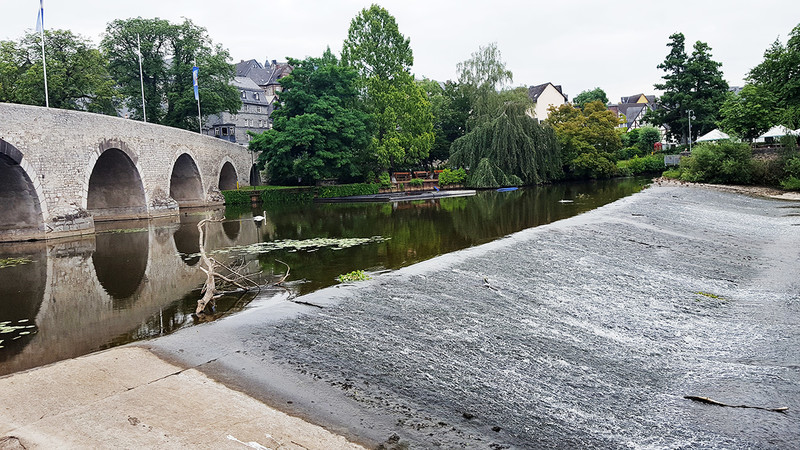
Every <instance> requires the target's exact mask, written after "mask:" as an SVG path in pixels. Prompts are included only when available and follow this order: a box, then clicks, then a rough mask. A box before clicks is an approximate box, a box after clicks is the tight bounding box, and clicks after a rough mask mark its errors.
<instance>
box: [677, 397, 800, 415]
mask: <svg viewBox="0 0 800 450" xmlns="http://www.w3.org/2000/svg"><path fill="white" fill-rule="evenodd" d="M683 398H686V399H689V400H693V401H696V402H700V403H708V404H709V405H716V406H726V407H728V408H752V409H763V410H764V411H774V412H786V411H788V410H789V407H788V406H782V407H780V408H764V407H762V406H748V405H728V404H727V403H722V402H718V401H716V400H711V399H710V398H708V397H698V396H695V395H684V396H683Z"/></svg>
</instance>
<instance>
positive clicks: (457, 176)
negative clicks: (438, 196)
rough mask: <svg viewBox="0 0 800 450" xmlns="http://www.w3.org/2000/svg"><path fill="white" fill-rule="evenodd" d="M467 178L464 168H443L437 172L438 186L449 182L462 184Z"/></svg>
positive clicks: (449, 183)
mask: <svg viewBox="0 0 800 450" xmlns="http://www.w3.org/2000/svg"><path fill="white" fill-rule="evenodd" d="M466 179H467V172H466V171H465V170H464V169H456V170H450V169H444V170H443V171H442V172H441V173H440V174H439V186H448V185H451V184H463V183H464V181H466Z"/></svg>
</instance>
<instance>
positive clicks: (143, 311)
mask: <svg viewBox="0 0 800 450" xmlns="http://www.w3.org/2000/svg"><path fill="white" fill-rule="evenodd" d="M645 182H646V180H643V179H622V180H612V181H602V182H592V183H572V184H558V185H553V186H545V187H539V188H530V189H521V190H519V191H515V192H504V193H499V192H494V191H485V192H479V193H478V194H477V195H476V196H473V197H462V198H446V199H441V200H431V201H416V202H401V203H383V204H363V203H362V204H313V205H290V206H274V207H266V208H261V207H258V208H250V207H245V208H238V207H229V208H226V209H219V210H208V211H191V210H190V211H186V212H182V214H181V215H180V216H178V217H173V218H168V219H159V220H153V221H138V222H110V223H104V224H100V225H98V233H97V234H95V235H92V236H86V237H82V238H78V239H64V240H57V241H51V242H25V243H16V244H0V375H4V374H9V373H13V372H16V371H20V370H25V369H29V368H32V367H37V366H41V365H44V364H48V363H52V362H55V361H59V360H63V359H68V358H72V357H76V356H80V355H84V354H88V353H91V352H93V351H97V350H102V349H105V348H110V347H113V346H116V345H121V344H125V343H129V342H133V341H137V340H142V339H148V338H152V337H157V336H162V335H165V334H168V333H171V332H173V331H175V330H178V329H181V328H184V327H187V326H191V325H194V324H195V323H197V321H198V319H197V318H196V317H194V316H193V315H192V313H193V312H194V307H195V304H196V301H197V299H198V298H199V296H200V294H199V288H200V286H201V284H202V282H203V280H204V274H203V273H202V272H201V271H200V269H199V265H198V262H199V257H198V255H197V252H198V251H199V243H198V237H199V232H198V230H197V223H198V222H199V221H200V220H201V219H203V218H207V217H217V218H224V221H223V222H222V223H214V224H211V225H210V226H209V229H208V236H207V240H206V247H207V248H208V249H209V250H210V251H214V252H215V257H216V258H218V259H220V260H222V261H225V262H227V263H235V264H237V265H241V266H243V267H244V268H246V270H248V271H249V272H262V273H263V274H265V279H269V277H278V276H280V275H281V274H283V273H284V272H285V270H286V269H285V266H284V265H283V264H282V263H280V262H278V260H280V261H283V262H285V263H286V264H288V265H289V266H290V267H291V272H290V277H289V283H288V285H289V287H290V289H291V291H292V295H301V294H305V293H309V292H313V291H315V290H318V289H320V288H323V287H326V286H331V285H333V284H336V283H337V281H336V277H337V276H338V275H340V274H344V273H348V272H350V271H353V270H366V271H368V272H379V271H383V270H394V269H398V268H401V267H405V266H408V265H411V264H414V263H417V262H420V261H424V260H426V259H430V258H432V257H434V256H437V255H441V254H444V253H448V252H452V251H455V250H459V249H463V248H466V247H471V246H474V245H478V244H482V243H486V242H490V241H492V240H495V239H497V238H500V237H502V236H505V235H508V234H510V233H514V232H516V231H519V230H522V229H525V228H530V227H535V226H538V225H541V224H545V223H550V222H553V221H556V220H559V219H563V218H566V217H570V216H574V215H576V214H579V213H582V212H585V211H588V210H591V209H593V208H596V207H598V206H601V205H604V204H607V203H610V202H613V201H614V200H617V199H619V198H621V197H624V196H627V195H630V194H632V193H634V192H638V191H639V190H640V189H641V188H642V186H643V185H644V184H645ZM264 209H266V211H264ZM262 212H266V220H265V221H264V222H263V223H256V222H254V221H253V220H252V217H253V215H255V214H262ZM252 298H253V296H251V295H248V296H244V297H224V298H222V299H220V300H218V301H217V305H216V314H214V315H213V316H212V317H210V319H214V318H218V317H220V316H223V315H225V314H230V313H233V312H236V311H241V310H243V309H245V308H247V305H248V303H249V302H250V301H251V300H252Z"/></svg>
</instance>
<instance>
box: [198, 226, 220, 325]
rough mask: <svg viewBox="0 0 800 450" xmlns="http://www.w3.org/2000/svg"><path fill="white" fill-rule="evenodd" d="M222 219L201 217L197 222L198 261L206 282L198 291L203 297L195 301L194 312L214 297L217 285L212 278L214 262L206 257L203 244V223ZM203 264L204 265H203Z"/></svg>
mask: <svg viewBox="0 0 800 450" xmlns="http://www.w3.org/2000/svg"><path fill="white" fill-rule="evenodd" d="M221 221H222V219H203V220H201V221H200V222H198V223H197V230H198V231H200V238H199V241H200V261H201V263H202V265H201V266H200V269H201V270H202V271H203V272H205V274H206V282H205V283H204V284H203V289H202V290H201V291H200V292H202V293H203V297H202V298H200V300H198V301H197V308H196V309H195V314H200V313H202V312H203V310H204V309H205V308H206V305H207V304H208V302H210V301H211V300H213V299H214V295H216V294H217V285H216V280H215V279H214V272H215V264H214V260H213V259H211V258H209V257H208V254H207V253H206V246H205V235H206V233H205V231H206V229H205V225H206V223H208V222H221ZM203 265H204V266H205V267H203Z"/></svg>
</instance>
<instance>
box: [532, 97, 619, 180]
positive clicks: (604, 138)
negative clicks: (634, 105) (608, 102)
mask: <svg viewBox="0 0 800 450" xmlns="http://www.w3.org/2000/svg"><path fill="white" fill-rule="evenodd" d="M545 123H548V124H549V125H551V126H552V127H553V128H554V129H555V133H556V136H557V138H558V143H559V146H560V147H561V159H562V161H563V162H564V165H565V166H566V168H567V170H568V171H570V172H572V174H573V176H576V177H580V178H583V177H586V178H607V177H610V176H612V175H613V174H614V167H615V166H614V163H613V162H612V160H613V159H614V157H613V156H612V155H613V153H614V152H615V151H616V150H618V149H620V148H621V147H622V142H621V141H620V135H619V132H617V125H619V119H618V118H617V117H616V115H615V114H614V113H613V112H611V111H609V110H608V109H607V108H606V106H605V105H604V104H603V103H602V102H599V101H594V102H591V103H587V104H586V106H585V107H584V108H583V109H582V110H581V109H580V108H576V107H574V106H572V105H570V104H565V105H560V106H559V107H558V108H555V107H552V106H551V107H550V109H549V115H548V118H547V120H545Z"/></svg>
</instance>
